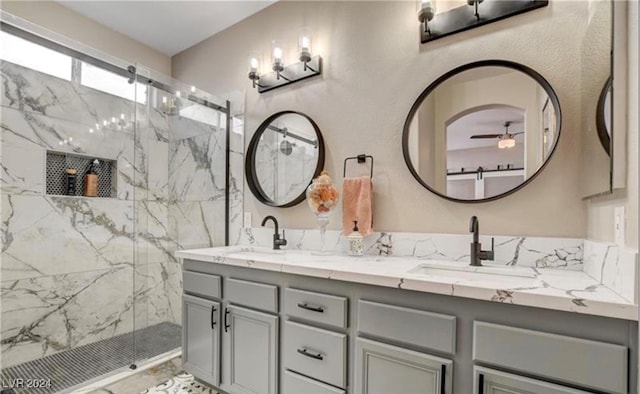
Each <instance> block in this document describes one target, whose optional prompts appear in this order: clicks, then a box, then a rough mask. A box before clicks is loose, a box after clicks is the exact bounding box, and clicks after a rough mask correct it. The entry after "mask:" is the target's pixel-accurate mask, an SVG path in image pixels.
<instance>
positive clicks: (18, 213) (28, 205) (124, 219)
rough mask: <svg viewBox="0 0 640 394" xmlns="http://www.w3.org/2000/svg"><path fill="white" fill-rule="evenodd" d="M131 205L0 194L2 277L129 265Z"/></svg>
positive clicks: (103, 201) (132, 235)
mask: <svg viewBox="0 0 640 394" xmlns="http://www.w3.org/2000/svg"><path fill="white" fill-rule="evenodd" d="M132 217H133V204H132V202H129V201H121V200H115V199H90V198H82V197H54V196H47V197H42V196H18V195H3V196H2V227H1V228H2V239H3V250H2V279H3V280H13V279H23V278H33V277H39V276H51V275H58V274H66V273H73V272H83V271H89V270H101V269H106V268H112V267H122V266H131V265H132V264H133V246H134V244H133V242H134V232H133V222H132Z"/></svg>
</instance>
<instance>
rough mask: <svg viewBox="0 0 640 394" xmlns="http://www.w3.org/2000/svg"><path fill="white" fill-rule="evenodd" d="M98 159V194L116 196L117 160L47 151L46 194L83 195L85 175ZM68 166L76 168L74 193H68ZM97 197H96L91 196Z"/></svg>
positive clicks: (107, 196)
mask: <svg viewBox="0 0 640 394" xmlns="http://www.w3.org/2000/svg"><path fill="white" fill-rule="evenodd" d="M95 159H98V160H99V162H100V163H99V164H98V165H97V166H96V167H95V170H96V173H97V174H98V195H97V197H98V198H100V197H102V198H115V197H116V196H117V194H116V174H117V173H118V167H117V161H116V160H110V159H105V158H101V157H94V156H83V155H78V154H74V153H65V152H55V151H47V161H46V168H45V171H46V174H45V175H46V180H47V181H46V194H49V195H56V196H83V194H84V193H83V191H84V175H85V174H86V173H87V171H88V170H89V166H90V165H91V163H92V162H93V160H95ZM67 168H73V169H75V170H76V182H75V187H74V188H73V194H67V173H66V170H67ZM91 198H96V197H91Z"/></svg>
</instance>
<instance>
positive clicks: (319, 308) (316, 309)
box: [298, 302, 324, 313]
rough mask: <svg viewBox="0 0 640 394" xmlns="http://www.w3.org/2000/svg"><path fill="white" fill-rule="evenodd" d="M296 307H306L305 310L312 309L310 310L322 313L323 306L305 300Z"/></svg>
mask: <svg viewBox="0 0 640 394" xmlns="http://www.w3.org/2000/svg"><path fill="white" fill-rule="evenodd" d="M298 308H302V309H306V310H308V311H312V312H319V313H324V308H323V307H321V306H313V305H309V304H307V303H306V302H305V303H304V304H298Z"/></svg>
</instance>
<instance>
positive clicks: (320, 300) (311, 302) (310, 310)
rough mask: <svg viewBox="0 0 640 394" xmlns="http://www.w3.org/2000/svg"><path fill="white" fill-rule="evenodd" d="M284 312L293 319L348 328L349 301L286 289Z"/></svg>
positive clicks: (326, 295) (342, 298) (343, 298)
mask: <svg viewBox="0 0 640 394" xmlns="http://www.w3.org/2000/svg"><path fill="white" fill-rule="evenodd" d="M284 310H285V312H286V313H287V314H288V315H289V316H291V317H297V318H300V319H304V320H308V321H313V322H317V323H321V324H327V325H329V326H334V327H338V328H347V299H346V298H345V297H338V296H333V295H328V294H322V293H315V292H311V291H304V290H297V289H285V291H284Z"/></svg>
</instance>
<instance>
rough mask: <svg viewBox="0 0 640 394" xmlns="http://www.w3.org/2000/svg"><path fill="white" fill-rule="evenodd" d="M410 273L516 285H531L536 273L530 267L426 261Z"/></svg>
mask: <svg viewBox="0 0 640 394" xmlns="http://www.w3.org/2000/svg"><path fill="white" fill-rule="evenodd" d="M408 273H410V274H415V275H426V276H439V277H446V278H453V279H460V280H470V281H490V282H496V281H498V282H509V283H510V284H515V285H530V284H533V283H534V282H535V278H536V274H535V272H534V271H533V270H532V269H530V268H521V267H503V266H482V267H471V266H469V265H459V264H454V263H452V264H430V263H424V264H420V265H417V266H416V267H413V268H411V269H410V270H409V271H408Z"/></svg>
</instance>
